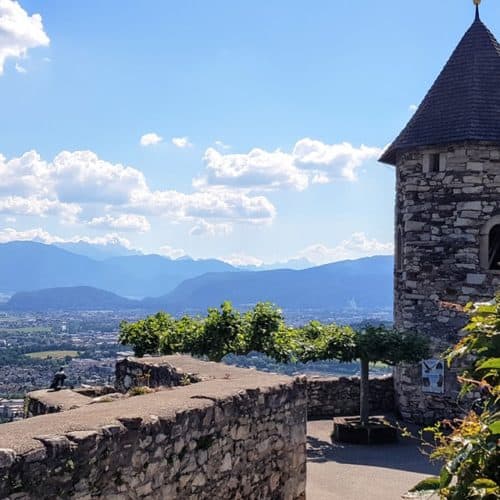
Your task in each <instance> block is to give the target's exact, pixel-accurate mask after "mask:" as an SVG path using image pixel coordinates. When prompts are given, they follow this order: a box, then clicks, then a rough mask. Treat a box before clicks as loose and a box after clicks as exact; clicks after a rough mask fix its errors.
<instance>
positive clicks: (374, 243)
mask: <svg viewBox="0 0 500 500" xmlns="http://www.w3.org/2000/svg"><path fill="white" fill-rule="evenodd" d="M393 253H394V244H393V243H383V242H380V241H378V240H376V239H373V238H372V239H370V238H368V237H367V236H366V234H365V233H362V232H360V233H354V234H353V235H352V236H351V237H350V238H349V239H347V240H344V241H342V242H341V243H340V244H339V245H337V246H335V247H327V246H326V245H323V244H321V243H318V244H315V245H310V246H308V247H307V248H305V249H304V250H302V251H300V252H299V253H298V254H297V257H298V258H305V259H307V260H309V261H310V262H313V263H314V264H317V265H320V264H327V263H329V262H336V261H339V260H345V259H357V258H360V257H369V256H373V255H392V254H393Z"/></svg>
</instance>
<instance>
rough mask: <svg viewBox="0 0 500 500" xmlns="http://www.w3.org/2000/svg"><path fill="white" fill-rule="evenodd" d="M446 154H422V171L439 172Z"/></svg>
mask: <svg viewBox="0 0 500 500" xmlns="http://www.w3.org/2000/svg"><path fill="white" fill-rule="evenodd" d="M445 158H446V156H445V155H444V154H441V153H426V154H424V172H425V173H428V174H430V173H433V174H436V173H438V172H441V171H442V170H443V167H444V163H445Z"/></svg>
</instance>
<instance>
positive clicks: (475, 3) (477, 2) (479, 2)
mask: <svg viewBox="0 0 500 500" xmlns="http://www.w3.org/2000/svg"><path fill="white" fill-rule="evenodd" d="M473 2H474V5H475V6H476V21H479V20H480V18H479V6H480V5H481V0H473Z"/></svg>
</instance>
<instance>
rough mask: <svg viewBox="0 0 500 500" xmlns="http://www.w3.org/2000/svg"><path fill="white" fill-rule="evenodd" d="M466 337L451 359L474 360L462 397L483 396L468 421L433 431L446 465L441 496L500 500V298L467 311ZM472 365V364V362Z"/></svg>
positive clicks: (466, 374)
mask: <svg viewBox="0 0 500 500" xmlns="http://www.w3.org/2000/svg"><path fill="white" fill-rule="evenodd" d="M467 310H468V312H469V313H470V316H471V317H470V323H469V324H468V325H467V327H466V328H465V333H466V335H465V336H464V337H463V338H462V339H461V340H460V342H459V343H458V344H457V345H456V346H455V347H454V348H453V349H452V350H451V351H450V353H449V354H448V361H449V363H451V362H452V361H453V360H455V359H456V358H462V359H463V360H464V361H467V360H469V365H470V366H469V367H468V368H467V369H466V370H465V372H464V373H463V375H462V376H461V377H460V378H459V380H460V382H461V383H462V394H467V393H470V392H471V391H474V392H479V394H481V397H480V399H479V400H478V401H476V404H475V405H474V409H473V410H472V411H470V413H469V414H468V415H466V416H465V417H464V418H463V419H460V420H455V421H452V422H451V421H444V422H440V423H438V424H436V425H435V426H433V427H431V428H428V429H426V430H430V431H431V432H432V433H433V435H434V439H435V444H432V445H431V446H432V453H431V457H432V458H435V459H439V460H443V461H444V466H443V467H442V469H441V474H440V483H439V493H440V495H441V498H444V499H447V500H462V499H469V498H470V499H484V500H485V499H488V500H489V499H496V498H500V487H499V484H500V453H499V446H498V445H499V440H500V407H499V402H500V385H499V384H500V296H499V297H497V299H496V300H495V301H493V302H492V303H489V304H476V305H471V306H468V308H467ZM470 360H472V361H470Z"/></svg>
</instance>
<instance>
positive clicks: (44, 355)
mask: <svg viewBox="0 0 500 500" xmlns="http://www.w3.org/2000/svg"><path fill="white" fill-rule="evenodd" d="M26 356H28V357H29V358H32V359H64V358H66V357H68V356H69V357H71V358H77V357H78V351H41V352H29V353H27V354H26Z"/></svg>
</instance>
